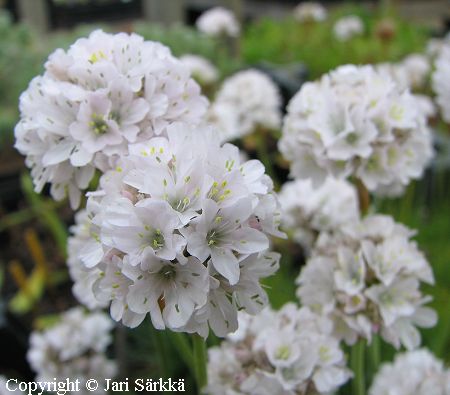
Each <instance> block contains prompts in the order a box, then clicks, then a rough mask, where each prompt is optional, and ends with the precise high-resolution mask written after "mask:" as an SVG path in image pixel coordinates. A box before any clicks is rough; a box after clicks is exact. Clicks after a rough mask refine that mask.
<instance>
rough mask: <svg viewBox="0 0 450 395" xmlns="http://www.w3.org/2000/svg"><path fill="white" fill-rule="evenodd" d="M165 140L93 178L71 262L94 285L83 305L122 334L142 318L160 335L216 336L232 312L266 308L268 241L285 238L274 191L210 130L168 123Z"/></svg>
mask: <svg viewBox="0 0 450 395" xmlns="http://www.w3.org/2000/svg"><path fill="white" fill-rule="evenodd" d="M164 134H165V135H166V136H167V137H163V136H158V137H154V138H152V139H150V140H148V141H146V142H144V143H137V144H134V145H131V146H130V148H129V151H130V153H129V155H128V156H126V157H123V158H121V159H120V160H119V161H118V163H117V167H116V169H115V170H111V171H108V172H106V173H105V174H104V175H103V176H102V177H101V179H100V189H99V191H97V192H93V193H90V194H89V195H90V196H89V199H88V215H87V216H85V218H86V217H87V219H88V220H89V221H88V224H86V225H85V226H86V227H85V228H84V229H86V232H84V233H83V232H80V231H79V230H78V229H77V228H75V229H74V230H75V235H74V236H73V238H72V240H71V245H72V246H73V247H74V248H70V249H69V253H70V257H69V260H70V261H71V262H73V265H74V266H81V268H80V271H87V272H88V273H89V276H91V275H92V276H96V277H97V279H96V280H95V281H94V282H93V283H92V282H91V277H89V281H85V282H84V283H83V286H87V287H89V288H90V291H89V292H87V291H86V293H85V295H86V297H87V295H89V299H90V295H91V294H92V295H93V296H94V298H95V299H96V300H98V301H99V302H100V303H108V304H111V315H112V317H113V318H114V319H115V320H118V321H119V320H122V322H123V323H124V324H125V325H128V326H130V327H134V326H137V325H139V324H140V323H141V322H142V320H143V319H144V318H145V316H146V315H147V314H150V317H151V319H152V322H153V325H154V326H155V327H156V328H158V329H163V328H165V327H168V328H170V329H172V330H175V331H186V332H198V333H200V334H201V335H202V336H207V334H208V331H209V329H208V326H210V327H211V328H212V329H213V330H214V332H215V333H216V334H217V335H219V336H224V335H226V334H227V333H229V332H232V331H234V330H235V329H236V328H237V311H238V309H239V310H240V309H243V310H245V311H247V312H249V313H251V314H255V313H257V312H258V311H259V310H260V309H261V308H262V307H263V306H264V305H266V304H267V295H266V293H265V291H264V290H263V289H262V287H261V285H260V283H259V281H260V279H261V278H262V277H267V276H268V275H270V274H272V273H273V272H275V271H276V269H277V267H278V259H279V256H278V254H274V253H270V252H267V249H268V247H269V240H268V237H267V236H268V235H276V236H283V234H282V233H281V232H280V231H279V230H278V225H279V223H280V212H279V207H278V203H277V199H276V197H275V195H274V193H273V186H272V182H271V180H270V178H269V177H268V176H267V175H265V174H264V166H263V165H262V164H261V163H260V162H259V161H258V160H250V161H246V162H241V159H240V155H239V150H238V148H237V147H235V146H233V145H230V144H226V145H224V146H220V144H219V141H218V139H217V137H216V136H215V135H214V132H213V131H212V130H210V129H207V128H204V127H198V126H197V127H195V128H194V127H188V126H187V125H186V124H180V123H179V124H175V123H174V124H172V125H170V126H168V127H167V130H166V131H165V132H164ZM80 286H81V285H80Z"/></svg>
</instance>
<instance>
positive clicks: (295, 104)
mask: <svg viewBox="0 0 450 395" xmlns="http://www.w3.org/2000/svg"><path fill="white" fill-rule="evenodd" d="M426 121H427V119H426V115H425V113H424V111H423V107H422V105H421V104H419V102H418V100H417V99H416V97H415V96H413V95H411V94H410V93H409V92H408V91H401V90H400V89H399V88H398V87H397V85H396V84H395V83H394V81H392V80H391V79H390V78H389V76H388V75H386V74H383V73H380V72H376V71H375V70H374V69H373V67H371V66H361V67H356V66H353V65H346V66H341V67H339V68H338V69H336V70H335V71H332V72H331V73H330V74H327V75H324V76H323V77H322V78H321V79H320V80H319V81H317V82H310V83H306V84H304V85H303V86H302V88H301V90H300V91H299V92H298V93H297V94H296V95H295V96H294V98H293V99H292V100H291V102H290V103H289V105H288V113H287V115H286V117H285V120H284V126H283V136H282V138H281V140H280V143H279V148H280V150H281V152H282V153H283V155H284V156H285V158H286V159H288V160H289V161H291V175H292V176H293V177H297V178H311V179H312V181H313V183H314V184H315V185H317V184H321V183H322V182H323V181H324V180H325V179H326V176H327V175H329V174H332V175H334V176H335V177H337V178H347V177H350V176H354V177H357V178H359V179H360V180H361V181H362V182H363V183H364V185H365V186H366V187H367V189H369V190H370V191H373V192H377V190H378V188H386V187H387V188H389V187H397V186H399V188H397V189H398V190H399V191H401V190H402V187H404V186H406V185H408V183H409V182H410V181H411V179H416V178H419V177H420V176H421V174H422V173H423V171H424V168H425V166H426V165H427V164H428V162H429V160H430V159H431V157H432V154H433V149H432V141H431V140H432V139H431V132H430V130H429V129H428V127H427V123H426Z"/></svg>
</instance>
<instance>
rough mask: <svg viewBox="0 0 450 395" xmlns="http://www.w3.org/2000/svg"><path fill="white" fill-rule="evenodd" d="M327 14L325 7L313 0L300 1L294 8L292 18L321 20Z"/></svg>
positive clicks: (307, 20)
mask: <svg viewBox="0 0 450 395" xmlns="http://www.w3.org/2000/svg"><path fill="white" fill-rule="evenodd" d="M327 16H328V12H327V10H326V9H325V7H324V6H323V5H322V4H320V3H317V2H314V1H302V2H301V3H300V4H299V5H297V7H295V8H294V18H295V19H296V20H298V21H299V22H322V21H324V20H325V19H327Z"/></svg>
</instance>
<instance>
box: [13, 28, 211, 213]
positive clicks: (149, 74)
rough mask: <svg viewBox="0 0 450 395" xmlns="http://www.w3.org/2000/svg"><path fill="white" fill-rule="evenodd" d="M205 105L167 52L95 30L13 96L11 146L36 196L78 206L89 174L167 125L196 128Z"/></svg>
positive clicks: (136, 38)
mask: <svg viewBox="0 0 450 395" xmlns="http://www.w3.org/2000/svg"><path fill="white" fill-rule="evenodd" d="M206 108H207V100H206V98H204V97H203V96H201V94H200V88H199V86H198V84H197V83H196V82H195V81H194V80H193V79H192V78H191V77H190V73H189V70H188V68H186V67H185V66H184V65H183V64H182V63H181V62H180V61H179V60H177V59H176V58H174V57H173V56H172V55H171V53H170V50H169V49H168V48H167V47H164V46H163V45H161V44H159V43H155V42H150V41H144V39H143V38H142V37H140V36H138V35H136V34H132V35H128V34H125V33H120V34H116V35H112V34H106V33H104V32H102V31H100V30H97V31H94V32H92V33H91V34H90V36H89V37H88V38H82V39H79V40H77V41H76V42H75V43H74V44H73V45H72V46H71V47H70V49H69V50H68V51H67V52H65V51H63V50H62V49H58V50H56V51H55V52H53V53H52V54H51V55H50V57H49V59H48V61H47V62H46V64H45V73H44V74H43V75H42V76H38V77H36V78H34V79H33V80H32V81H31V83H30V86H29V87H28V89H27V90H26V91H25V92H24V93H23V94H22V96H21V98H20V112H21V120H20V122H19V123H18V125H17V126H16V130H15V135H16V148H17V149H18V150H19V151H20V152H21V153H23V154H24V155H26V156H27V159H26V163H27V165H28V167H31V169H32V170H31V174H32V177H33V180H34V184H35V189H36V191H38V192H39V191H41V190H42V188H43V186H44V185H45V183H47V182H49V183H51V194H52V196H53V197H54V198H55V199H58V200H59V199H62V198H63V197H65V196H66V194H68V195H69V197H70V201H71V205H72V207H73V208H76V207H78V205H79V200H80V195H81V190H84V189H86V188H87V186H88V184H89V182H90V180H91V178H92V176H93V174H94V170H95V168H98V169H100V170H101V171H105V170H107V169H108V168H111V167H113V166H114V161H115V158H117V156H120V155H124V154H126V153H127V150H128V144H129V143H135V142H138V141H142V140H144V139H148V138H149V137H151V136H153V135H155V134H156V135H158V134H159V133H160V132H161V130H162V128H163V127H164V126H165V125H167V124H168V123H171V122H174V121H183V122H188V123H198V122H200V119H201V117H202V116H203V115H204V113H205V112H206Z"/></svg>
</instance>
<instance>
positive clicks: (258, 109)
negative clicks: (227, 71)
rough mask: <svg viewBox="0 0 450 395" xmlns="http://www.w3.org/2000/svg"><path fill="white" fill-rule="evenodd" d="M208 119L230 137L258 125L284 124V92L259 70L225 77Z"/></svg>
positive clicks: (275, 126) (244, 132)
mask: <svg viewBox="0 0 450 395" xmlns="http://www.w3.org/2000/svg"><path fill="white" fill-rule="evenodd" d="M208 120H209V122H211V123H212V124H213V125H215V126H216V127H217V129H218V131H219V132H220V133H221V138H222V140H223V141H230V140H233V139H235V138H239V137H243V136H245V135H247V134H250V133H252V132H253V131H254V130H255V129H256V128H257V127H263V128H267V129H277V128H279V127H280V125H281V95H280V92H279V90H278V88H277V86H276V85H275V83H274V82H273V81H272V80H271V79H270V77H268V76H267V75H266V74H264V73H263V72H261V71H259V70H254V69H249V70H244V71H240V72H238V73H236V74H234V75H233V76H231V77H229V78H228V79H226V80H225V82H224V83H223V85H222V87H221V88H220V90H219V92H218V93H217V95H216V99H215V101H214V103H213V104H212V105H211V108H210V110H209V113H208Z"/></svg>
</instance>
